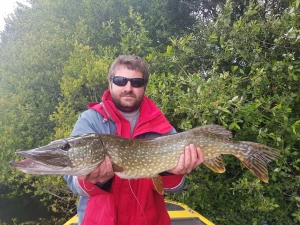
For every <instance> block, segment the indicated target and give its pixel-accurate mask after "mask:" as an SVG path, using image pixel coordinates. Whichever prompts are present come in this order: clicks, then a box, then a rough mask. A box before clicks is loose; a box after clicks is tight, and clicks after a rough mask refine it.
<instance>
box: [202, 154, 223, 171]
mask: <svg viewBox="0 0 300 225" xmlns="http://www.w3.org/2000/svg"><path fill="white" fill-rule="evenodd" d="M203 164H204V165H205V166H207V167H208V168H209V169H211V170H212V171H214V172H216V173H224V172H225V170H226V169H225V166H224V163H223V160H222V156H221V155H218V156H217V157H215V158H212V159H205V160H204V162H203Z"/></svg>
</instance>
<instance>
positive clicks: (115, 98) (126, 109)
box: [111, 92, 144, 113]
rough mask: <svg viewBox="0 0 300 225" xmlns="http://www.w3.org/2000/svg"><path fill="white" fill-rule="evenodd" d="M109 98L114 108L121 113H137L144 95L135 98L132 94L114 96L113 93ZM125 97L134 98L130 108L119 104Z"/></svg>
mask: <svg viewBox="0 0 300 225" xmlns="http://www.w3.org/2000/svg"><path fill="white" fill-rule="evenodd" d="M111 96H112V101H113V103H114V104H115V106H116V108H117V109H118V110H120V111H122V112H127V113H131V112H135V111H137V110H138V109H139V108H140V106H141V103H142V101H143V98H144V95H143V96H141V98H137V97H136V95H135V94H134V93H133V92H123V93H121V94H120V95H118V96H115V95H114V94H113V93H111ZM125 96H128V97H133V98H134V104H133V105H131V106H126V105H123V104H122V102H121V98H122V97H125Z"/></svg>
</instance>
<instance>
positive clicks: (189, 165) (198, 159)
mask: <svg viewBox="0 0 300 225" xmlns="http://www.w3.org/2000/svg"><path fill="white" fill-rule="evenodd" d="M203 162H204V154H203V151H202V150H201V149H200V148H195V146H194V145H193V144H190V145H188V146H185V148H184V154H182V155H181V156H180V158H179V161H178V164H177V166H176V167H175V168H174V169H171V170H169V171H168V172H169V173H172V174H186V173H190V172H191V171H192V170H193V169H195V168H196V167H197V166H199V165H200V164H201V163H203Z"/></svg>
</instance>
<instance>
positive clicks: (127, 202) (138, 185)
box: [65, 55, 204, 225]
mask: <svg viewBox="0 0 300 225" xmlns="http://www.w3.org/2000/svg"><path fill="white" fill-rule="evenodd" d="M148 78H149V74H148V69H147V65H146V63H145V62H144V61H143V60H142V59H141V58H140V57H138V56H133V55H123V56H119V57H118V58H117V59H116V60H115V61H114V63H113V64H112V65H111V67H110V69H109V74H108V82H109V90H107V91H106V92H105V93H104V94H103V96H102V101H101V103H90V104H89V105H88V107H89V109H88V110H87V111H85V112H83V113H82V114H81V115H80V117H79V118H78V121H77V122H76V124H75V127H74V129H73V131H72V134H71V135H72V136H75V135H79V134H84V133H107V134H115V135H118V136H122V137H125V138H153V137H158V136H161V135H166V134H172V133H175V132H176V131H175V129H174V128H173V127H172V126H171V125H170V123H169V122H168V121H167V119H166V118H165V117H164V115H163V114H162V113H161V111H160V110H159V109H158V108H157V106H156V105H155V104H154V103H153V102H152V101H151V100H150V99H149V98H147V97H146V96H145V90H146V86H147V83H148ZM203 161H204V157H203V152H202V151H201V149H200V148H195V147H194V146H193V145H190V146H186V147H185V153H184V154H182V155H181V157H180V159H179V162H178V165H177V166H176V167H175V168H174V169H172V170H170V171H166V172H164V173H162V174H161V176H162V180H163V186H164V189H165V192H178V191H181V190H182V188H183V183H184V175H183V174H185V173H190V172H191V171H192V170H193V169H194V168H196V167H197V166H198V165H200V164H201V163H202V162H203ZM65 179H66V180H67V182H68V185H69V187H70V188H71V190H72V191H73V192H74V193H76V194H78V195H79V196H80V199H79V203H78V208H77V211H78V216H79V224H82V225H90V224H99V225H100V224H105V225H110V224H114V225H115V224H118V225H121V224H126V225H130V224H132V225H135V224H138V225H139V224H145V225H159V224H161V225H166V224H170V218H169V216H168V213H167V211H166V209H165V204H164V198H163V196H161V195H160V194H158V193H157V191H156V190H155V188H154V185H153V183H152V180H151V179H148V178H144V179H136V180H135V179H132V180H126V179H121V178H119V177H118V176H116V175H114V172H113V169H112V163H111V161H110V159H109V157H108V156H106V158H105V159H104V161H103V162H102V163H101V164H100V165H99V166H98V168H96V169H95V170H94V171H92V172H91V173H90V174H88V175H86V176H80V177H73V176H65Z"/></svg>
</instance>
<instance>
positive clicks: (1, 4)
mask: <svg viewBox="0 0 300 225" xmlns="http://www.w3.org/2000/svg"><path fill="white" fill-rule="evenodd" d="M16 2H20V3H26V0H0V31H2V30H3V29H4V24H5V22H4V17H6V16H7V15H8V14H10V13H13V12H14V8H15V7H16V6H17V3H16Z"/></svg>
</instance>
